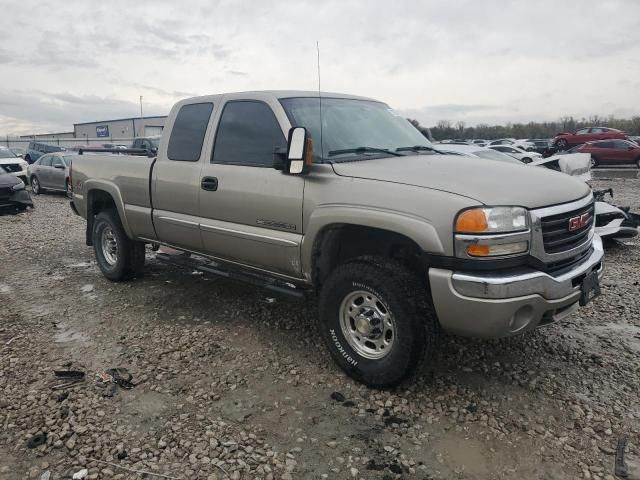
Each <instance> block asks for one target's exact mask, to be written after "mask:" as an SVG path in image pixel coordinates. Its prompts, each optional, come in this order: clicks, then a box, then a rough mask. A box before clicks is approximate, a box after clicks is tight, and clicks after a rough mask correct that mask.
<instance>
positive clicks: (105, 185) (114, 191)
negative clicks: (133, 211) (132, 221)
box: [84, 180, 133, 238]
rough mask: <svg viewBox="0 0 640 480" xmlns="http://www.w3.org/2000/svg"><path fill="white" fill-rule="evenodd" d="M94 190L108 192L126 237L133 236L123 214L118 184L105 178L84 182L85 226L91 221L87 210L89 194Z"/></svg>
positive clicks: (89, 209) (89, 206)
mask: <svg viewBox="0 0 640 480" xmlns="http://www.w3.org/2000/svg"><path fill="white" fill-rule="evenodd" d="M96 190H101V191H103V192H106V193H108V194H109V195H110V196H111V198H112V199H113V203H114V204H115V206H116V210H117V211H118V216H119V217H120V222H121V223H122V227H123V228H124V231H125V233H126V234H127V237H129V238H133V235H132V233H131V228H130V227H129V222H128V221H127V216H126V214H125V208H124V200H123V199H122V194H121V193H120V189H119V188H118V186H117V185H116V184H115V183H113V182H110V181H107V180H87V181H86V182H85V184H84V191H85V192H86V196H87V228H89V225H90V224H91V223H93V222H89V221H88V220H89V216H90V214H89V212H90V211H91V196H92V195H91V194H92V192H95V191H96Z"/></svg>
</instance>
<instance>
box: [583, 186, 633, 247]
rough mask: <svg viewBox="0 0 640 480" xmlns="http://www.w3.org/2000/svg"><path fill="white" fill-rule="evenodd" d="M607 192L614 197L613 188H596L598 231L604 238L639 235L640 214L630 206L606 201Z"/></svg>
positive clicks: (594, 194) (594, 193) (594, 192)
mask: <svg viewBox="0 0 640 480" xmlns="http://www.w3.org/2000/svg"><path fill="white" fill-rule="evenodd" d="M607 194H608V195H609V196H610V197H611V199H613V189H612V188H607V189H605V190H594V191H593V196H594V197H595V199H596V232H598V235H600V237H602V238H603V239H615V238H633V237H635V236H637V235H638V227H639V226H640V214H637V213H633V212H631V208H630V207H618V206H615V205H612V204H611V203H608V202H607V201H606V199H605V198H606V196H607Z"/></svg>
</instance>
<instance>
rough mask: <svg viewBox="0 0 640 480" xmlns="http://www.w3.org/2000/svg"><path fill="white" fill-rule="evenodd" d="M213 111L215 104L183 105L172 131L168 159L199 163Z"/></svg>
mask: <svg viewBox="0 0 640 480" xmlns="http://www.w3.org/2000/svg"><path fill="white" fill-rule="evenodd" d="M212 111H213V103H192V104H188V105H183V106H182V107H180V110H179V111H178V115H176V120H175V122H174V124H173V128H172V129H171V136H170V137H169V146H168V147H167V157H168V158H169V160H174V161H178V162H197V161H198V160H199V159H200V154H201V153H202V144H203V142H204V137H205V134H206V132H207V125H208V124H209V119H210V118H211V112H212Z"/></svg>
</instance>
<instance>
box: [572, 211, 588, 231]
mask: <svg viewBox="0 0 640 480" xmlns="http://www.w3.org/2000/svg"><path fill="white" fill-rule="evenodd" d="M589 220H591V214H590V213H583V214H582V215H580V216H579V217H571V218H570V219H569V231H570V232H573V231H574V230H580V229H581V228H584V227H586V226H587V225H588V224H589Z"/></svg>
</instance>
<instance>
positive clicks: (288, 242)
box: [200, 223, 299, 247]
mask: <svg viewBox="0 0 640 480" xmlns="http://www.w3.org/2000/svg"><path fill="white" fill-rule="evenodd" d="M200 229H201V230H206V231H208V232H215V233H222V234H223V235H225V234H226V235H230V236H232V237H240V238H244V239H248V240H255V241H258V242H264V243H270V244H273V245H282V246H285V247H297V246H298V245H299V244H298V243H297V242H294V241H292V240H286V239H284V238H276V237H269V236H267V235H260V234H257V233H249V232H242V231H240V230H233V229H231V228H224V227H216V226H213V225H206V224H204V223H201V224H200Z"/></svg>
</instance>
